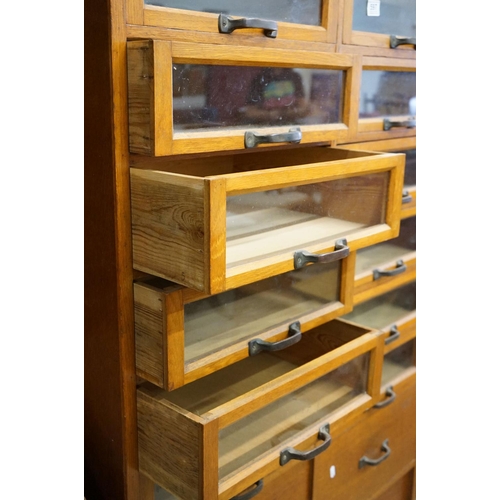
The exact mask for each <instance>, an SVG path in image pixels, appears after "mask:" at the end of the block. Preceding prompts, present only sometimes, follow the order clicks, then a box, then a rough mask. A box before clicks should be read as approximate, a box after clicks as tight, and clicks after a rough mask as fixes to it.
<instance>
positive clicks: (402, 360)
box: [382, 338, 417, 386]
mask: <svg viewBox="0 0 500 500" xmlns="http://www.w3.org/2000/svg"><path fill="white" fill-rule="evenodd" d="M416 345H417V340H416V339H415V338H413V339H412V340H410V341H409V342H406V343H404V344H402V345H400V346H399V347H397V348H396V349H393V350H392V351H390V352H388V353H387V354H386V355H385V356H384V364H383V368H382V386H385V385H387V384H390V383H391V382H392V381H393V380H395V379H397V378H399V377H400V375H401V374H403V373H404V372H405V371H406V370H407V369H408V368H413V367H415V365H416Z"/></svg>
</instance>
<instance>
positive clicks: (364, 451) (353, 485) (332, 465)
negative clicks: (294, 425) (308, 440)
mask: <svg viewBox="0 0 500 500" xmlns="http://www.w3.org/2000/svg"><path fill="white" fill-rule="evenodd" d="M415 421H416V392H415V384H413V385H412V386H410V387H408V389H407V390H405V392H404V393H401V394H398V397H397V398H396V399H395V400H394V402H393V403H392V404H391V405H389V406H387V407H385V408H380V409H377V408H373V409H371V410H369V411H368V412H366V414H365V415H363V417H362V418H361V419H360V421H359V422H358V423H357V424H355V425H354V426H353V427H351V428H350V429H348V430H347V431H345V432H344V433H343V434H341V435H340V436H339V437H338V438H336V439H333V441H332V445H331V447H330V448H329V449H328V450H327V451H326V452H325V453H323V454H322V455H319V456H318V457H317V458H316V459H315V463H314V479H313V484H314V485H313V492H314V495H313V500H323V499H324V500H359V499H360V498H363V499H365V498H366V499H367V500H370V499H372V498H376V497H377V495H379V494H381V493H382V492H383V491H384V490H386V489H387V488H388V487H390V486H391V485H392V484H393V482H394V479H395V478H397V477H401V475H402V474H404V473H406V472H408V471H409V470H411V468H412V467H413V465H414V463H415V458H416V438H415V432H416V422H415ZM384 444H385V445H386V446H384ZM362 459H363V460H362Z"/></svg>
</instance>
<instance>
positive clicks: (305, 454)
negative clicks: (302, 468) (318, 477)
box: [280, 424, 332, 465]
mask: <svg viewBox="0 0 500 500" xmlns="http://www.w3.org/2000/svg"><path fill="white" fill-rule="evenodd" d="M318 439H322V440H323V441H324V443H323V444H320V445H319V446H318V447H317V448H314V449H313V450H309V451H298V450H296V449H295V448H285V449H284V450H283V451H282V452H281V453H280V465H285V464H287V463H288V462H290V460H311V459H312V458H314V457H317V456H318V455H319V454H320V453H321V452H322V451H325V450H326V449H327V448H328V447H329V446H330V443H331V442H332V437H331V436H330V424H325V425H323V426H322V427H321V428H320V429H319V433H318Z"/></svg>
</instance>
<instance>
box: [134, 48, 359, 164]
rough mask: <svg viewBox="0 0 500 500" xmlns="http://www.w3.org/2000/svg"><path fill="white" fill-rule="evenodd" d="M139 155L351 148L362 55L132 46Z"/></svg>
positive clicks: (136, 142)
mask: <svg viewBox="0 0 500 500" xmlns="http://www.w3.org/2000/svg"><path fill="white" fill-rule="evenodd" d="M127 47H128V50H127V57H128V93H129V144H130V151H131V152H133V153H139V154H144V155H149V156H165V155H173V154H186V153H204V152H212V151H229V150H247V151H248V150H251V149H255V148H261V147H266V146H269V145H271V146H276V145H278V146H279V145H283V144H284V145H289V144H297V143H301V144H307V143H319V142H326V143H329V144H330V145H331V144H332V142H334V141H337V140H345V139H346V138H347V137H348V136H349V134H350V131H351V130H352V129H353V128H354V126H355V123H356V119H357V117H356V116H355V113H353V112H352V111H351V107H355V106H354V101H355V99H356V98H357V96H356V95H355V89H356V88H357V85H355V84H354V81H359V76H360V75H359V72H360V69H361V59H360V56H351V55H348V54H335V53H332V52H330V53H325V52H309V53H308V54H307V57H304V52H303V51H291V50H273V49H260V50H259V51H257V52H256V51H255V49H254V47H238V46H236V47H227V46H223V45H204V44H190V43H184V42H168V41H161V40H154V41H153V40H145V41H130V42H128V45H127Z"/></svg>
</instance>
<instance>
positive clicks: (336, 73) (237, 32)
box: [85, 0, 417, 500]
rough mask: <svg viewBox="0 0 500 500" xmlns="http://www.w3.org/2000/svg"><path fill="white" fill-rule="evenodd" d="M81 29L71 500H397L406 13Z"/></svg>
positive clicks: (409, 408) (318, 4)
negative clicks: (75, 488)
mask: <svg viewBox="0 0 500 500" xmlns="http://www.w3.org/2000/svg"><path fill="white" fill-rule="evenodd" d="M87 16H88V19H89V20H91V23H92V24H93V30H92V34H93V36H92V37H89V41H88V43H87V37H86V56H87V55H88V57H86V73H87V60H88V75H89V76H88V83H89V85H86V99H88V100H89V102H90V105H89V108H88V109H89V111H88V117H87V116H86V118H88V123H89V124H90V123H92V127H95V131H97V132H98V133H96V134H93V137H94V138H95V140H94V141H93V142H92V143H89V144H86V167H85V168H86V173H87V177H86V179H87V178H88V182H87V181H86V190H88V192H89V193H92V195H91V196H89V199H90V200H91V201H90V203H89V204H88V212H87V213H88V214H89V215H86V217H89V218H90V220H89V227H90V228H91V230H89V237H88V238H89V242H90V243H91V244H89V245H88V250H87V248H86V287H85V293H86V296H85V306H86V325H85V327H86V333H85V342H86V343H85V349H86V357H85V362H86V366H85V372H86V375H85V376H86V379H85V384H86V385H85V397H86V399H85V412H86V413H85V466H86V473H85V474H86V475H85V496H86V499H87V500H100V499H103V500H110V499H112V500H175V499H180V500H217V499H219V500H248V499H250V498H256V499H257V500H277V499H282V498H291V499H293V500H321V499H325V500H326V499H328V500H335V499H346V500H347V499H350V500H384V499H391V500H410V499H412V500H415V498H416V446H415V437H416V295H417V294H416V227H417V226H416V220H417V217H416V37H415V3H414V2H413V3H412V1H411V0H405V1H402V2H399V3H397V4H394V5H392V4H391V5H389V4H385V3H384V2H382V4H381V5H380V3H379V2H376V1H368V2H367V1H365V0H363V1H358V0H312V1H308V2H302V3H300V2H292V1H290V0H276V1H275V2H261V1H257V2H254V3H248V2H247V3H246V4H245V5H243V4H242V5H236V6H235V5H234V4H233V2H229V1H227V0H218V1H211V2H207V1H205V2H204V1H202V0H184V1H180V0H108V1H107V2H106V5H103V3H102V2H97V0H86V17H87ZM89 126H90V125H89ZM86 223H87V221H86Z"/></svg>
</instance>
